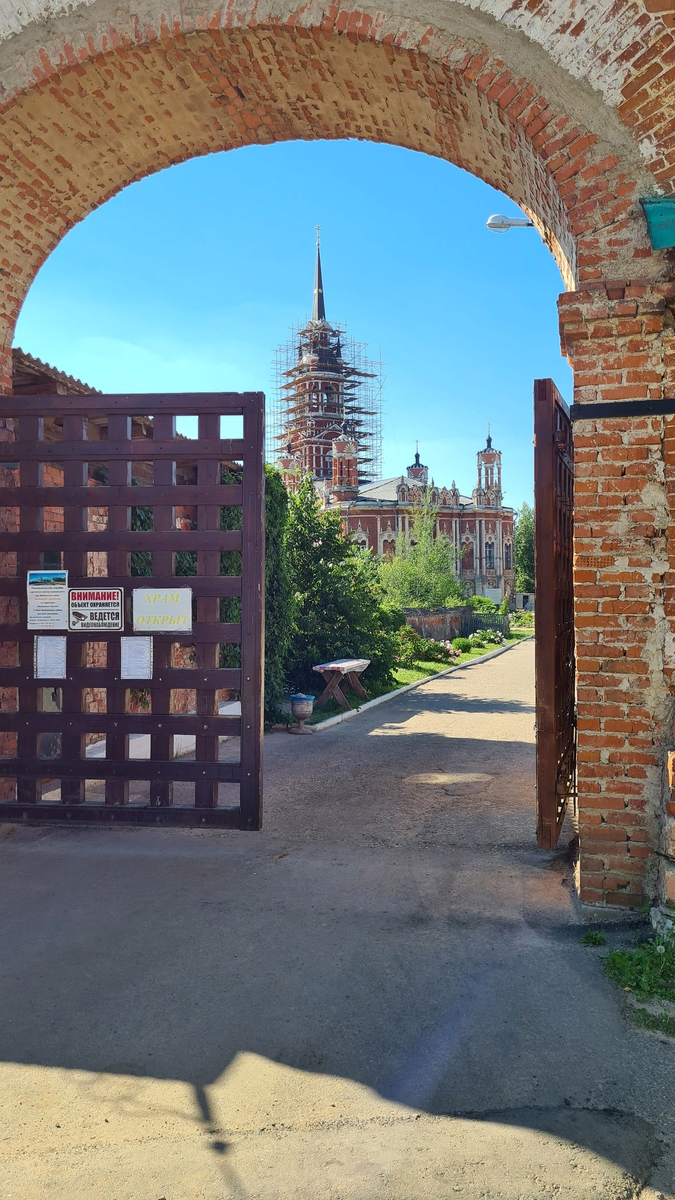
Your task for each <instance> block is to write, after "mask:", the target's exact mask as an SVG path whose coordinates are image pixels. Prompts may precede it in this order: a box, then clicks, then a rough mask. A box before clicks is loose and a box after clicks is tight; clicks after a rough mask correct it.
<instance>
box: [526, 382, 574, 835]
mask: <svg viewBox="0 0 675 1200" xmlns="http://www.w3.org/2000/svg"><path fill="white" fill-rule="evenodd" d="M573 490H574V447H573V441H572V425H571V422H570V413H569V409H568V407H567V405H566V403H565V401H564V400H563V398H562V396H561V395H560V393H559V391H558V389H557V388H556V386H555V384H554V383H553V380H552V379H537V380H535V383H534V512H535V679H536V741H537V745H536V761H537V766H536V774H537V844H538V846H539V847H540V848H541V849H542V850H554V849H555V847H556V845H557V843H558V838H559V836H560V830H561V828H562V823H563V820H564V818H565V812H566V809H567V804H568V801H569V800H570V799H573V798H574V797H575V796H576V671H575V654H574V596H573V575H572V567H573V540H572V539H573V525H574V509H573V499H574V497H573Z"/></svg>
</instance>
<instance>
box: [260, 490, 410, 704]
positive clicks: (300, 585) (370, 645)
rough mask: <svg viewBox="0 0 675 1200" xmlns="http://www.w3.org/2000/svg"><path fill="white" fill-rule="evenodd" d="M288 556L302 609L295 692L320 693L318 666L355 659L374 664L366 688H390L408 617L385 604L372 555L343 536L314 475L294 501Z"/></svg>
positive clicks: (292, 660) (292, 670)
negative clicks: (320, 496)
mask: <svg viewBox="0 0 675 1200" xmlns="http://www.w3.org/2000/svg"><path fill="white" fill-rule="evenodd" d="M284 549H285V554H286V561H287V566H288V571H289V575H290V579H291V585H292V587H293V590H294V593H295V603H296V609H295V622H294V628H293V631H292V637H291V643H290V646H289V652H288V658H287V672H286V673H287V677H288V679H289V682H290V683H291V686H292V687H295V688H305V689H308V688H312V687H314V688H316V686H317V683H318V676H317V675H316V674H315V672H313V671H312V667H313V666H315V665H316V664H317V663H321V662H326V661H328V660H329V659H332V658H355V657H358V658H369V659H370V667H369V668H368V671H367V674H366V676H365V678H364V683H365V684H366V686H367V685H368V683H378V684H388V683H389V682H391V678H392V672H393V668H394V661H395V658H394V656H395V654H396V630H397V629H398V628H399V627H400V625H401V624H402V622H403V615H402V613H400V611H398V610H396V609H393V608H392V607H390V606H387V605H386V604H385V603H384V596H383V592H382V588H381V586H380V583H379V580H378V577H377V567H376V564H375V562H374V560H373V558H372V556H371V555H370V554H369V553H368V552H367V551H362V550H359V549H358V548H357V547H356V546H355V544H354V542H353V541H352V539H351V538H348V537H345V535H344V533H343V531H342V523H341V520H340V516H339V514H338V513H334V512H322V511H321V509H320V506H319V501H318V497H317V494H316V489H315V487H314V483H313V481H312V478H311V476H307V477H306V478H305V479H304V480H303V482H302V483H301V485H300V488H299V490H298V491H297V492H296V493H295V495H293V496H291V497H290V499H289V506H288V521H287V525H286V536H285V539H284Z"/></svg>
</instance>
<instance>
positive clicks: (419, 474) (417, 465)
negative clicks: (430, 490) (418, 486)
mask: <svg viewBox="0 0 675 1200" xmlns="http://www.w3.org/2000/svg"><path fill="white" fill-rule="evenodd" d="M419 445H420V444H419V442H415V461H414V463H413V464H412V466H411V467H406V473H407V475H408V478H409V479H416V480H417V482H418V483H428V482H429V468H428V467H425V466H424V465H423V463H421V462H420V451H419Z"/></svg>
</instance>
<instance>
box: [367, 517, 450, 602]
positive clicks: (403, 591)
mask: <svg viewBox="0 0 675 1200" xmlns="http://www.w3.org/2000/svg"><path fill="white" fill-rule="evenodd" d="M437 512H438V509H437V508H435V507H434V506H433V505H432V504H430V503H429V502H428V500H427V501H425V503H424V504H422V505H417V506H415V507H414V508H413V509H412V510H411V515H410V518H409V535H408V537H406V536H405V534H404V533H403V532H402V531H401V532H400V533H399V535H398V537H397V538H396V546H395V550H394V555H393V557H392V558H384V559H381V560H380V564H379V568H378V573H379V578H380V583H381V584H382V587H383V588H384V591H385V593H386V596H387V598H388V599H389V600H390V601H391V602H392V603H394V604H397V605H400V606H401V607H402V608H403V607H410V608H452V607H453V606H454V605H456V604H463V603H464V597H465V588H464V586H463V585H462V584H461V583H460V581H459V579H458V578H457V570H456V568H457V554H456V551H455V547H454V546H453V545H452V543H451V542H450V541H449V540H448V538H447V537H445V535H444V534H437V533H436V517H437Z"/></svg>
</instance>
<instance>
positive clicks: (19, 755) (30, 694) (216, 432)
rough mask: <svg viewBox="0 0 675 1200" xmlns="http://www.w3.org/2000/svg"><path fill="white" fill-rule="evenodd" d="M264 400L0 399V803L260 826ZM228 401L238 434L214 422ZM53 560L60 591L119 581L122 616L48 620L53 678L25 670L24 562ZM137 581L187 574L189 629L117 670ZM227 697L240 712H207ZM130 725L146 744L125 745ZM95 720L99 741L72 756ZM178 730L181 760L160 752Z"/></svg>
mask: <svg viewBox="0 0 675 1200" xmlns="http://www.w3.org/2000/svg"><path fill="white" fill-rule="evenodd" d="M263 411H264V397H263V395H262V394H261V393H244V394H241V395H238V394H233V393H224V394H219V393H214V394H210V393H203V394H198V395H182V394H169V395H139V396H133V395H129V396H22V397H20V398H17V397H14V398H13V397H9V396H3V397H0V418H1V419H2V423H3V424H4V427H5V428H4V429H3V436H4V437H5V438H7V439H10V440H0V509H1V510H2V513H1V515H2V520H1V522H0V529H1V530H2V532H0V552H1V553H0V563H1V567H0V604H1V605H2V610H3V615H2V618H1V620H2V622H3V623H2V624H1V625H0V642H1V643H2V646H1V647H0V650H1V653H0V689H3V691H2V693H0V694H2V696H3V709H4V710H5V711H2V712H0V735H1V736H0V753H1V754H2V755H4V757H0V788H2V791H1V792H0V796H1V797H2V799H1V800H0V818H3V819H14V820H22V819H23V820H26V819H28V820H31V819H33V820H40V821H64V820H71V821H73V820H84V821H99V822H100V821H124V822H133V823H139V824H156V823H168V824H183V825H220V826H230V827H239V828H244V829H259V828H260V826H261V817H262V786H261V782H262V781H261V745H262V688H263V662H262V646H263V586H264V561H263V559H264V536H263V533H264V530H263V496H264V476H263ZM231 415H240V416H241V417H242V418H243V437H242V438H238V439H231V438H230V439H227V438H223V437H221V416H231ZM178 416H189V417H192V418H195V417H196V418H197V437H196V438H194V439H193V438H189V439H188V438H186V437H184V436H181V435H180V434H178V435H177V433H176V417H178ZM90 510H91V511H92V512H94V513H95V514H97V519H96V521H93V520H92V517H91V516H90V515H89V513H90ZM139 512H141V513H142V514H144V519H143V521H142V522H141V525H144V526H145V528H138V525H139V519H138V517H137V515H136V514H138V513H139ZM102 514H103V515H102ZM132 514H134V515H133V517H132ZM134 525H135V526H136V527H135V528H132V526H134ZM103 555H105V556H106V557H105V558H104V557H103ZM59 565H60V566H61V567H62V568H63V569H66V570H67V571H68V585H69V587H71V588H92V587H100V588H113V587H117V588H122V589H123V591H124V596H125V607H126V618H125V628H124V630H123V631H122V632H121V633H119V632H117V633H114V632H99V630H96V631H95V632H76V631H72V632H67V631H66V630H63V631H62V634H63V635H65V636H66V637H67V643H66V645H67V659H66V677H65V678H63V679H59V680H56V679H55V680H53V681H50V680H49V679H37V678H36V677H35V672H34V662H33V653H34V639H35V636H36V633H35V631H33V630H28V628H27V598H26V572H27V571H28V570H31V569H39V568H57V567H58V566H59ZM145 587H149V588H153V587H154V588H158V589H159V588H169V589H175V588H178V587H184V588H191V589H192V596H193V618H192V620H193V628H192V632H191V633H185V632H177V631H172V632H170V633H166V632H164V633H160V634H155V635H153V638H152V641H153V658H154V666H153V675H152V678H151V679H149V680H146V679H138V680H133V679H122V678H121V677H120V653H121V643H120V638H121V637H122V636H133V634H132V611H131V603H132V601H131V597H132V591H133V589H134V588H145ZM239 602H240V604H241V619H240V620H239V619H238V617H239V613H238V612H237V613H233V612H232V611H231V609H232V606H233V605H238V604H239ZM228 609H229V610H230V611H228ZM234 618H236V619H234ZM50 632H51V631H50ZM148 632H150V631H148ZM186 689H187V690H186ZM180 697H182V698H183V699H182V701H181V703H182V707H183V708H184V709H185V711H183V712H180V711H175V706H176V703H177V698H180ZM188 698H189V699H188ZM236 698H239V699H240V702H241V716H239V715H235V714H231V715H228V714H223V713H221V712H220V711H219V706H220V704H222V703H224V702H225V701H226V700H229V701H234V700H236ZM139 705H140V708H139ZM134 708H136V710H137V711H130V709H132V710H133V709H134ZM8 709H13V710H14V711H7V710H8ZM134 734H146V735H149V739H148V744H149V757H146V758H138V757H132V756H131V754H130V744H129V739H130V737H131V736H132V735H134ZM92 735H94V737H98V738H101V737H102V735H105V753H104V755H101V756H99V757H91V756H87V750H88V749H89V751H90V754H91V744H92ZM180 735H190V736H192V737H194V739H195V752H194V760H192V761H191V760H190V759H189V756H188V757H185V756H184V757H182V758H176V757H174V750H175V746H174V738H175V737H176V736H180ZM221 738H226V739H231V740H229V741H225V742H221V741H220V739H221ZM234 739H239V742H238V753H236V750H237V743H236V741H235V740H234ZM137 744H138V743H137ZM101 747H102V742H99V748H101ZM12 781H15V785H14V786H13V785H12ZM221 783H222V784H236V785H238V790H239V804H238V805H236V804H234V803H232V802H231V801H232V799H235V800H236V791H235V794H234V796H233V797H227V796H225V797H224V799H220V798H219V785H220V784H221ZM59 785H60V797H59V794H58V787H59ZM186 785H187V786H186ZM225 790H226V791H228V792H231V791H232V789H225ZM12 792H14V798H12V795H11V793H12ZM228 799H229V800H230V802H229V803H228Z"/></svg>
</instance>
